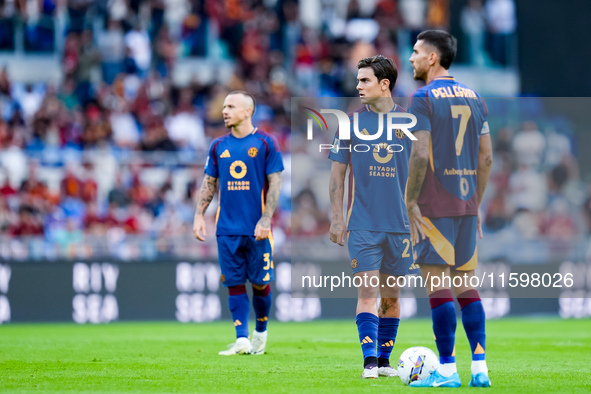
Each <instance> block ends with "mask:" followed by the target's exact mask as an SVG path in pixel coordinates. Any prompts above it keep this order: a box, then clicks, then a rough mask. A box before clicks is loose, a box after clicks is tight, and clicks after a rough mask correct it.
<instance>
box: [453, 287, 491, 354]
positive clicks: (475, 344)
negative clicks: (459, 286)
mask: <svg viewBox="0 0 591 394" xmlns="http://www.w3.org/2000/svg"><path fill="white" fill-rule="evenodd" d="M458 302H459V303H460V306H461V307H462V323H463V324H464V330H465V331H466V336H468V341H469V342H470V350H472V360H473V361H481V360H484V354H485V351H486V329H485V320H486V318H485V316H484V308H483V307H482V301H480V296H479V295H478V291H477V290H474V289H472V290H468V291H465V292H463V293H462V294H460V295H459V296H458Z"/></svg>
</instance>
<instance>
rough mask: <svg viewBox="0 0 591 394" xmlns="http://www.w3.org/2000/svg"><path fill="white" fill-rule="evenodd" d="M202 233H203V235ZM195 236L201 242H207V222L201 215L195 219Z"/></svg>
mask: <svg viewBox="0 0 591 394" xmlns="http://www.w3.org/2000/svg"><path fill="white" fill-rule="evenodd" d="M201 233H203V235H202V234H201ZM193 235H194V236H195V238H197V239H198V240H199V241H205V236H206V235H207V232H206V231H205V220H203V216H201V215H195V218H194V219H193Z"/></svg>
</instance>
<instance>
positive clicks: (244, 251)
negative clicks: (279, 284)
mask: <svg viewBox="0 0 591 394" xmlns="http://www.w3.org/2000/svg"><path fill="white" fill-rule="evenodd" d="M217 241H218V259H219V262H220V268H221V269H222V283H223V284H224V286H226V287H230V286H237V285H241V284H244V283H246V280H247V279H248V280H249V281H250V283H253V284H255V285H265V284H267V283H269V282H271V281H272V280H273V279H275V272H274V271H275V270H274V267H273V239H272V238H271V237H269V239H264V240H262V241H256V240H255V237H254V236H253V235H218V236H217Z"/></svg>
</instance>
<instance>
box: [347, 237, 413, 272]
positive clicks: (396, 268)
mask: <svg viewBox="0 0 591 394" xmlns="http://www.w3.org/2000/svg"><path fill="white" fill-rule="evenodd" d="M347 247H348V248H349V256H350V257H351V268H353V273H358V272H365V271H373V270H379V271H380V272H383V273H385V274H388V275H397V276H400V275H408V274H414V273H418V271H419V270H418V267H415V266H413V249H412V245H411V242H410V235H409V234H397V233H384V232H378V231H367V230H353V231H349V235H348V237H347Z"/></svg>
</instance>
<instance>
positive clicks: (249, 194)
mask: <svg viewBox="0 0 591 394" xmlns="http://www.w3.org/2000/svg"><path fill="white" fill-rule="evenodd" d="M278 171H283V161H282V160H281V153H280V152H279V148H278V145H277V141H276V140H275V139H274V138H273V137H271V136H270V135H269V134H266V133H263V132H260V131H257V130H256V129H255V131H253V132H252V133H251V134H249V135H247V136H246V137H244V138H236V137H234V136H233V135H232V134H231V133H230V134H226V135H224V136H222V137H219V138H216V139H215V140H213V141H212V143H211V146H210V148H209V156H208V157H207V162H206V163H205V173H206V174H207V175H209V176H211V177H214V178H219V192H218V193H219V207H218V213H217V215H216V224H217V226H216V227H217V230H216V234H217V235H254V229H255V227H256V224H257V222H258V221H259V219H260V218H261V215H262V214H263V210H264V205H265V196H266V192H267V175H269V174H272V173H274V172H278Z"/></svg>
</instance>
